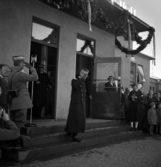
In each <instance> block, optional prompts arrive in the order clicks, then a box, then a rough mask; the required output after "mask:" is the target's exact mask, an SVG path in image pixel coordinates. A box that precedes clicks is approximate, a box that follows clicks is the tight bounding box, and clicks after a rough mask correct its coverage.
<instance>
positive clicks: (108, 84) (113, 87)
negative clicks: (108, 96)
mask: <svg viewBox="0 0 161 167" xmlns="http://www.w3.org/2000/svg"><path fill="white" fill-rule="evenodd" d="M107 80H108V82H106V83H105V90H106V91H107V92H108V91H116V85H115V82H114V80H113V76H111V75H110V76H109V77H108V79H107Z"/></svg>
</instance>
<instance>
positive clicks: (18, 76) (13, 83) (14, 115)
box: [8, 55, 38, 123]
mask: <svg viewBox="0 0 161 167" xmlns="http://www.w3.org/2000/svg"><path fill="white" fill-rule="evenodd" d="M13 63H14V67H13V70H12V72H11V73H10V74H9V76H8V83H9V86H10V88H11V89H16V90H17V92H18V97H15V98H12V101H11V106H10V110H11V111H10V117H11V120H13V121H14V122H17V123H26V119H27V118H26V115H27V109H29V108H31V107H32V101H31V98H30V94H29V92H28V89H27V82H28V81H36V80H38V75H37V72H36V69H35V68H33V67H32V66H31V65H30V64H29V63H26V62H24V56H23V55H18V56H13ZM24 67H27V68H28V69H29V71H30V73H31V74H27V73H24V72H23V69H24Z"/></svg>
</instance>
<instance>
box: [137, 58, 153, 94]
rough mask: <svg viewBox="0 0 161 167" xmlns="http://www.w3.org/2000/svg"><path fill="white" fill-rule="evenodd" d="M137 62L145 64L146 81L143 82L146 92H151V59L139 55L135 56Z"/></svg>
mask: <svg viewBox="0 0 161 167" xmlns="http://www.w3.org/2000/svg"><path fill="white" fill-rule="evenodd" d="M135 57H136V58H135V63H136V64H138V65H142V66H143V70H144V74H145V78H146V82H145V83H144V84H143V87H144V91H145V93H148V92H149V87H150V61H149V60H148V59H145V58H142V57H140V56H139V55H136V56H135Z"/></svg>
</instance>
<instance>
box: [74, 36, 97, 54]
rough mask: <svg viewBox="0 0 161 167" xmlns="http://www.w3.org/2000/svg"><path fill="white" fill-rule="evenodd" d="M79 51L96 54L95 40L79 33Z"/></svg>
mask: <svg viewBox="0 0 161 167" xmlns="http://www.w3.org/2000/svg"><path fill="white" fill-rule="evenodd" d="M77 52H81V53H84V54H87V55H90V56H94V54H95V41H94V40H92V39H89V38H88V37H84V36H83V35H79V34H78V37H77Z"/></svg>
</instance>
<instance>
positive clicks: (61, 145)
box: [3, 120, 142, 162]
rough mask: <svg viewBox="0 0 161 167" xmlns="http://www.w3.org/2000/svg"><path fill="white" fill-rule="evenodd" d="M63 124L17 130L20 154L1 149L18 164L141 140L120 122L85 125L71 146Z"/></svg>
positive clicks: (138, 135) (103, 121) (136, 133)
mask: <svg viewBox="0 0 161 167" xmlns="http://www.w3.org/2000/svg"><path fill="white" fill-rule="evenodd" d="M64 126H65V125H64V124H61V125H51V126H39V127H35V128H25V127H23V128H21V134H23V135H22V137H21V140H22V146H23V148H24V150H23V151H22V150H12V149H10V148H3V152H4V154H5V156H7V157H8V158H11V159H14V160H16V161H19V162H27V161H33V160H38V159H41V160H42V159H46V158H47V159H48V158H49V157H51V158H53V157H59V156H62V155H68V154H71V153H73V152H79V151H82V150H86V149H89V148H93V147H96V146H100V145H103V144H112V143H115V142H121V141H125V140H130V139H133V138H136V137H140V136H142V132H140V131H136V132H130V131H129V126H127V125H126V126H125V125H123V124H122V122H120V121H107V120H102V121H97V120H96V121H88V122H87V124H86V132H85V133H80V134H78V138H79V139H81V140H82V142H80V143H76V142H71V141H70V138H69V136H67V134H66V133H65V132H64Z"/></svg>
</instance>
